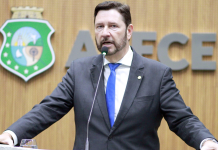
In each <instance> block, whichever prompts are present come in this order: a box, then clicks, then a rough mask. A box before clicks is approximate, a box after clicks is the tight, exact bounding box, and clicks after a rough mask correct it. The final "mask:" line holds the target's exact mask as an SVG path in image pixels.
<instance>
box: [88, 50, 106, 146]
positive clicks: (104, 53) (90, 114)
mask: <svg viewBox="0 0 218 150" xmlns="http://www.w3.org/2000/svg"><path fill="white" fill-rule="evenodd" d="M106 54H107V52H104V51H103V52H102V55H103V63H102V67H101V72H100V75H99V78H98V83H97V86H96V90H95V94H94V98H93V102H92V107H91V111H90V113H89V119H88V122H87V132H86V133H87V135H86V144H85V150H89V123H90V120H91V116H92V110H93V107H94V104H95V99H96V94H97V91H98V86H99V82H100V79H101V74H102V70H103V67H104V58H105V55H106Z"/></svg>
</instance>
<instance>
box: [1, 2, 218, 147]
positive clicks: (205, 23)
mask: <svg viewBox="0 0 218 150" xmlns="http://www.w3.org/2000/svg"><path fill="white" fill-rule="evenodd" d="M99 2H101V0H92V1H89V0H80V1H76V0H61V1H60V0H31V1H30V0H0V4H1V5H0V25H2V24H3V23H4V22H5V21H6V20H7V19H10V18H11V15H12V14H11V11H10V8H11V7H13V6H36V7H43V8H44V12H43V18H44V19H45V20H48V21H49V22H50V24H51V25H52V26H53V28H54V29H55V33H54V34H53V35H52V37H51V43H52V46H53V49H54V51H55V55H56V61H55V64H54V65H53V67H51V68H50V69H49V70H48V71H46V72H44V73H41V74H40V75H38V76H36V77H34V78H33V79H31V80H29V81H28V82H27V83H25V82H24V81H23V80H22V79H20V78H19V77H17V76H15V75H13V74H12V73H10V72H8V71H6V70H5V69H4V68H3V67H2V66H0V85H2V86H1V87H0V96H1V100H0V118H1V119H0V122H1V124H0V132H2V131H4V130H5V129H6V128H7V127H8V126H9V125H10V124H12V123H13V122H14V121H16V120H17V119H19V118H20V117H21V116H22V115H23V114H25V113H26V112H28V111H29V110H30V109H31V108H32V107H33V106H34V105H35V104H37V103H39V102H40V101H41V100H42V99H43V98H44V97H45V96H46V95H49V94H50V93H51V92H52V91H53V89H54V88H55V87H56V86H57V84H58V83H59V82H60V81H61V78H62V77H63V76H64V74H65V73H66V69H65V63H66V61H67V59H68V57H69V54H70V51H71V48H72V46H73V44H74V41H75V39H76V36H77V34H78V32H79V30H89V31H90V33H91V35H92V39H93V42H94V30H93V29H94V24H93V10H94V8H95V6H96V5H97V4H98V3H99ZM122 2H124V3H127V4H129V5H130V7H131V13H132V20H133V25H134V30H135V31H156V32H157V40H156V41H155V42H150V43H146V42H145V44H152V45H153V46H154V49H153V54H152V55H151V56H147V57H149V58H151V59H155V60H157V46H158V44H159V42H160V40H161V39H162V38H163V37H164V36H165V35H167V34H169V33H173V32H179V33H182V34H185V35H186V36H188V38H189V40H188V43H187V44H186V45H180V44H172V45H171V47H170V49H169V56H170V57H171V58H172V60H180V59H182V58H185V59H186V60H187V61H188V62H189V67H188V68H186V69H185V70H182V71H177V72H173V75H174V80H175V81H176V84H177V87H178V88H179V89H180V91H181V95H182V97H183V98H184V101H185V103H186V104H187V105H188V106H190V107H191V108H192V111H193V113H194V114H195V115H197V116H198V117H199V119H200V120H201V121H202V122H203V123H204V124H205V125H206V127H207V128H208V129H209V130H210V131H211V132H212V133H213V134H214V135H215V137H217V138H218V128H217V127H218V121H217V118H218V101H217V100H218V94H217V93H218V86H217V85H218V74H217V71H192V70H191V64H192V60H191V51H192V49H191V44H192V43H191V42H192V39H191V38H192V37H191V34H192V33H208V32H211V33H217V30H218V19H217V16H216V14H218V9H217V6H218V1H216V0H201V1H199V0H191V1H190V0H183V1H178V0H165V1H160V0H156V1H153V0H146V1H144V0H139V1H135V0H123V1H122ZM2 41H3V37H2V35H0V45H2ZM204 46H212V47H213V49H214V51H213V56H211V57H206V58H204V59H205V60H209V61H218V52H217V50H218V48H217V42H215V43H205V44H204ZM158 133H159V137H160V143H161V150H166V149H167V150H174V149H177V150H183V149H186V150H191V149H193V148H190V147H189V146H187V145H186V144H185V143H184V142H183V141H182V140H180V139H179V138H178V137H177V136H176V135H175V134H174V133H172V132H170V131H169V128H168V126H167V124H166V122H165V121H163V122H162V124H161V127H160V130H159V132H158ZM74 135H75V125H74V114H73V110H71V111H70V113H69V114H67V115H66V116H65V117H64V118H63V119H61V120H60V121H58V122H57V123H56V124H54V125H52V126H51V127H50V128H48V129H47V130H45V131H44V132H42V133H41V134H39V135H38V136H37V137H36V139H37V142H38V145H39V148H46V149H53V150H60V149H64V150H70V149H72V147H73V142H74Z"/></svg>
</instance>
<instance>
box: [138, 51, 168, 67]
mask: <svg viewBox="0 0 218 150" xmlns="http://www.w3.org/2000/svg"><path fill="white" fill-rule="evenodd" d="M135 54H136V55H138V58H139V59H141V60H142V63H143V65H145V66H149V67H151V68H153V67H154V68H159V69H166V68H169V67H168V66H166V65H165V64H163V63H161V62H159V61H157V60H153V59H150V58H146V57H144V56H141V55H139V54H138V53H136V52H135Z"/></svg>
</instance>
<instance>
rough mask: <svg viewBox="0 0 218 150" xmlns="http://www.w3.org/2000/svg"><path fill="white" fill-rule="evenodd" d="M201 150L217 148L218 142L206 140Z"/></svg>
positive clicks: (216, 149)
mask: <svg viewBox="0 0 218 150" xmlns="http://www.w3.org/2000/svg"><path fill="white" fill-rule="evenodd" d="M201 150H218V144H216V143H215V142H213V141H206V142H205V143H204V145H203V146H202V148H201Z"/></svg>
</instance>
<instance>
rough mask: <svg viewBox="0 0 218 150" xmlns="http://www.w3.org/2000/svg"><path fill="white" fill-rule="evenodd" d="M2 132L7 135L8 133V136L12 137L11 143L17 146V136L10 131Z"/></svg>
mask: <svg viewBox="0 0 218 150" xmlns="http://www.w3.org/2000/svg"><path fill="white" fill-rule="evenodd" d="M4 132H7V133H9V134H10V135H11V136H12V138H13V141H14V145H17V144H18V140H17V136H16V134H15V133H14V132H13V131H11V130H6V131H4ZM4 132H3V133H4Z"/></svg>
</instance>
